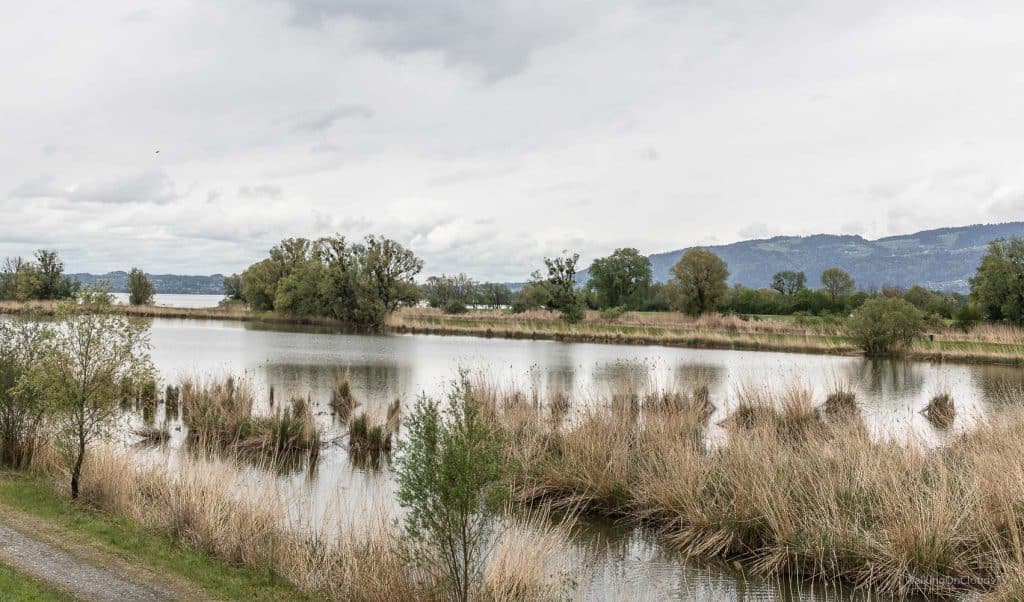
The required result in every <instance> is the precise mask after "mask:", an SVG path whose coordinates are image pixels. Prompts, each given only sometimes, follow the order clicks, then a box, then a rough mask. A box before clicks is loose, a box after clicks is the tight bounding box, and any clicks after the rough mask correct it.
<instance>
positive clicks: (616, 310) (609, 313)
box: [601, 305, 626, 322]
mask: <svg viewBox="0 0 1024 602" xmlns="http://www.w3.org/2000/svg"><path fill="white" fill-rule="evenodd" d="M624 313H626V308H625V307H623V306H622V305H619V306H616V307H609V308H608V309H603V310H601V318H602V319H604V320H608V321H609V322H614V321H615V320H618V319H619V318H621V317H622V314H624Z"/></svg>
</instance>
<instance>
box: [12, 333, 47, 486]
mask: <svg viewBox="0 0 1024 602" xmlns="http://www.w3.org/2000/svg"><path fill="white" fill-rule="evenodd" d="M52 338H53V328H52V327H51V326H50V324H48V323H46V322H43V321H41V320H40V319H38V317H36V316H31V315H29V316H26V317H24V318H23V317H15V318H12V319H9V320H0V465H2V466H7V467H11V468H24V467H26V466H28V465H29V464H30V463H31V461H32V455H33V452H34V451H35V450H36V448H37V445H38V444H39V443H40V442H41V438H42V426H43V421H44V417H45V414H46V409H47V406H46V403H44V401H43V396H42V395H40V393H39V391H38V390H37V389H36V387H35V386H34V383H33V382H32V379H31V378H29V375H30V373H31V370H32V367H33V366H35V365H36V363H37V362H38V361H39V360H40V358H41V357H42V356H43V355H44V354H45V353H46V352H47V348H48V345H49V344H50V341H51V340H52Z"/></svg>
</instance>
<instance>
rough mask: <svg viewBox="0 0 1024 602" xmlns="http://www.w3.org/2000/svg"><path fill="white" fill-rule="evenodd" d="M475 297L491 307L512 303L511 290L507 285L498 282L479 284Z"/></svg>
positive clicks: (495, 307)
mask: <svg viewBox="0 0 1024 602" xmlns="http://www.w3.org/2000/svg"><path fill="white" fill-rule="evenodd" d="M477 298H478V299H479V301H480V303H481V304H483V305H486V306H487V307H490V308H491V309H498V308H499V307H505V306H507V305H512V291H511V290H510V289H509V288H508V286H506V285H504V284H501V283H499V282H484V283H483V284H481V285H480V287H479V289H478V290H477Z"/></svg>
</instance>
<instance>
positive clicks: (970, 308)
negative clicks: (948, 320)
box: [953, 303, 985, 333]
mask: <svg viewBox="0 0 1024 602" xmlns="http://www.w3.org/2000/svg"><path fill="white" fill-rule="evenodd" d="M984 319H985V312H984V311H982V309H981V307H979V306H978V304H977V303H964V304H963V305H961V306H960V307H959V308H958V309H957V310H956V311H954V312H953V325H954V326H956V327H957V328H959V329H960V330H962V331H963V332H964V333H968V332H970V331H971V330H973V329H974V327H975V326H977V325H978V324H980V323H981V321H982V320H984Z"/></svg>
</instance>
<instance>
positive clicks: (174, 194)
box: [65, 170, 183, 205]
mask: <svg viewBox="0 0 1024 602" xmlns="http://www.w3.org/2000/svg"><path fill="white" fill-rule="evenodd" d="M182 196H183V193H180V192H178V190H177V188H176V187H175V185H174V182H173V181H171V178H170V177H169V176H168V175H167V174H166V173H164V172H163V171H160V170H155V171H143V172H139V173H137V174H132V175H129V176H124V177H121V178H115V179H111V180H106V181H103V182H93V183H87V184H82V185H79V186H75V187H73V188H71V189H70V191H69V192H68V193H67V194H66V196H65V198H66V199H67V200H69V201H72V202H80V203H111V204H124V203H154V204H157V205H163V204H166V203H171V202H173V201H175V200H177V199H179V198H181V197H182Z"/></svg>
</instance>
